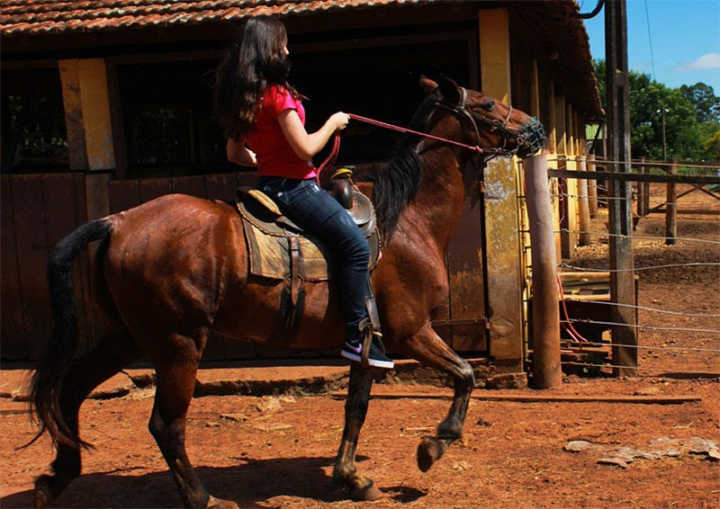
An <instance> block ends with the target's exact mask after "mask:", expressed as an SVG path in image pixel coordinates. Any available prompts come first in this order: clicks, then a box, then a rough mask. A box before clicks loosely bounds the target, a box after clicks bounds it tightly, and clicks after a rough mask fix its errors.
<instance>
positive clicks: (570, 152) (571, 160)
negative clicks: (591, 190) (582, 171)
mask: <svg viewBox="0 0 720 509" xmlns="http://www.w3.org/2000/svg"><path fill="white" fill-rule="evenodd" d="M573 109H574V108H573V107H572V105H571V104H570V103H569V102H568V101H567V99H566V100H565V133H566V135H565V154H567V163H566V169H567V170H570V171H577V170H578V160H577V151H576V148H577V144H576V143H575V115H574V114H573ZM565 188H566V189H567V194H568V197H567V202H566V203H567V211H566V213H567V229H568V232H566V234H567V245H566V246H564V249H565V252H564V253H563V256H564V257H565V258H575V254H576V252H577V246H578V244H579V243H580V241H579V237H580V235H579V234H578V230H580V222H579V217H578V205H579V200H578V196H579V192H578V179H574V178H571V179H567V180H566V181H565Z"/></svg>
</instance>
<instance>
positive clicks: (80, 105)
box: [59, 58, 116, 219]
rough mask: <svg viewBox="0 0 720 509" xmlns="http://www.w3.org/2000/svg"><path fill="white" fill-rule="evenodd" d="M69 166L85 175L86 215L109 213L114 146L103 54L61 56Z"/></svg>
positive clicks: (89, 216)
mask: <svg viewBox="0 0 720 509" xmlns="http://www.w3.org/2000/svg"><path fill="white" fill-rule="evenodd" d="M59 68H60V80H61V82H62V91H63V103H64V106H65V124H66V126H67V133H68V134H67V136H68V146H69V150H70V169H72V170H89V171H88V173H87V175H86V195H87V196H86V198H87V211H86V212H87V219H95V218H97V217H102V216H104V215H107V214H108V213H109V199H108V191H107V182H108V180H109V175H108V174H107V173H106V172H97V173H96V172H95V170H114V169H115V167H116V164H115V147H114V142H113V123H112V120H111V115H110V93H109V88H108V79H107V69H106V66H105V61H104V60H103V59H101V58H89V59H82V60H78V59H70V60H60V62H59Z"/></svg>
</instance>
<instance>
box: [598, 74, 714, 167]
mask: <svg viewBox="0 0 720 509" xmlns="http://www.w3.org/2000/svg"><path fill="white" fill-rule="evenodd" d="M594 64H595V74H596V76H597V79H598V85H599V89H600V93H601V98H602V100H603V105H604V104H605V101H606V97H605V62H604V61H595V62H594ZM628 74H629V82H630V125H631V130H632V134H631V146H632V153H633V157H648V158H650V159H663V153H664V152H666V155H667V158H668V159H671V158H678V159H684V160H702V159H707V158H708V152H707V150H706V147H705V146H704V142H705V141H706V140H708V139H709V138H710V137H711V136H712V135H713V134H714V133H715V131H717V129H718V128H720V124H718V122H717V120H716V119H717V116H718V114H720V109H718V107H719V105H720V99H718V98H717V97H715V95H714V92H713V90H712V87H709V86H707V85H705V84H704V83H697V84H695V85H693V86H692V87H687V86H685V87H684V88H685V89H684V90H683V87H681V88H669V87H667V86H666V85H664V84H662V83H659V82H657V81H655V80H653V79H651V78H650V76H648V75H647V74H643V73H638V72H635V71H630V72H629V73H628ZM701 119H703V120H701Z"/></svg>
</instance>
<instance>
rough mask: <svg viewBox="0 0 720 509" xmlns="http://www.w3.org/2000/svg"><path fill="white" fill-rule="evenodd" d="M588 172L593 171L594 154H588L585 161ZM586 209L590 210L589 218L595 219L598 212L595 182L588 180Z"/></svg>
mask: <svg viewBox="0 0 720 509" xmlns="http://www.w3.org/2000/svg"><path fill="white" fill-rule="evenodd" d="M587 169H588V171H596V170H595V154H589V155H588V160H587ZM587 186H588V208H589V210H590V217H597V212H598V198H597V180H595V179H589V180H588V183H587Z"/></svg>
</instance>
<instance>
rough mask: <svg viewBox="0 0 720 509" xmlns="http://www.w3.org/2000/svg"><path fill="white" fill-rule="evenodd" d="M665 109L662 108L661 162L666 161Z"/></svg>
mask: <svg viewBox="0 0 720 509" xmlns="http://www.w3.org/2000/svg"><path fill="white" fill-rule="evenodd" d="M666 111H667V109H666V108H665V106H663V107H662V122H663V124H662V125H663V162H666V161H667V138H666V137H665V112H666Z"/></svg>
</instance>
